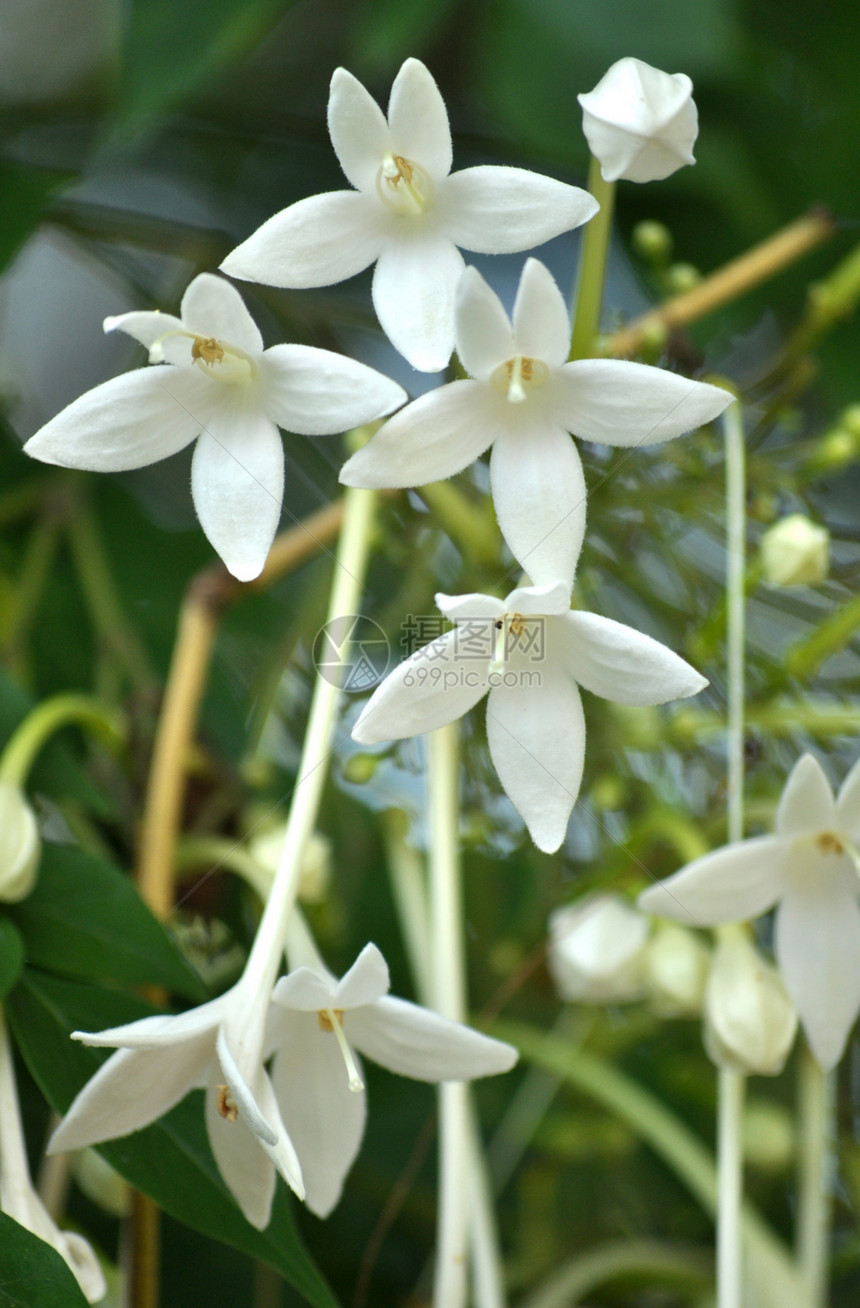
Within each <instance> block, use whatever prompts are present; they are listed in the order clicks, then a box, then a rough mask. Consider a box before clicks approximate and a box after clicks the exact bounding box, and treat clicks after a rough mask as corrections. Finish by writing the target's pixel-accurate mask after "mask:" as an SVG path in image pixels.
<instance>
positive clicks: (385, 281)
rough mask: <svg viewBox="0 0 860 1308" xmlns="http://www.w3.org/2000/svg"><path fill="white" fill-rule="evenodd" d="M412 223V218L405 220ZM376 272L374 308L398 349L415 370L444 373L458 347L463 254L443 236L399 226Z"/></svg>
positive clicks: (374, 276) (374, 277)
mask: <svg viewBox="0 0 860 1308" xmlns="http://www.w3.org/2000/svg"><path fill="white" fill-rule="evenodd" d="M408 221H409V220H408V219H407V220H406V222H408ZM400 228H401V234H400V235H399V237H398V239H396V240H390V241H389V242H388V244H386V246H385V248H384V249H383V250H382V252H381V253H380V256H379V260H378V262H377V265H376V271H375V273H374V274H373V307H374V308H375V310H376V316H377V318H378V319H379V321H380V323H381V324H382V328H383V330H384V332H385V334H386V336H387V337H388V339H389V340H390V341H391V343H392V345H393V346H394V348H395V349H396V350H399V351H400V353H401V354H402V355H403V357H404V358H405V359H407V360H408V361H409V363H411V364H412V367H413V368H419V369H420V370H421V371H422V372H439V371H440V370H441V369H442V368H444V367H445V366H446V364H447V363H448V360H449V359H450V357H451V351H452V350H453V349H454V296H455V294H456V290H457V282H458V281H459V279H460V274H461V273H462V271H463V268H464V266H465V265H464V263H463V256H462V255H461V253H460V251H459V250H458V249H457V248H456V247H455V246H454V245H452V244H451V242H450V240H448V239H447V238H446V237H444V236H438V235H436V234H435V233H434V232H430V231H423V230H421V229H419V228H415V229H413V230H408V229H406V227H405V223H401V224H400Z"/></svg>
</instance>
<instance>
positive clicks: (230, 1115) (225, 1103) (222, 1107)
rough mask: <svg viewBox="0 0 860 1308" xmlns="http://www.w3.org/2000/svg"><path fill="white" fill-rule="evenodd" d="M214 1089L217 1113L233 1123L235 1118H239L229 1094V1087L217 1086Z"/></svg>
mask: <svg viewBox="0 0 860 1308" xmlns="http://www.w3.org/2000/svg"><path fill="white" fill-rule="evenodd" d="M215 1089H216V1090H217V1091H218V1112H219V1113H220V1114H221V1116H222V1117H224V1118H226V1119H227V1121H228V1122H235V1121H236V1118H237V1117H238V1116H239V1109H238V1108H237V1107H236V1101H235V1100H234V1099H233V1096H232V1095H231V1094H230V1087H229V1086H226V1085H217V1086H216V1087H215Z"/></svg>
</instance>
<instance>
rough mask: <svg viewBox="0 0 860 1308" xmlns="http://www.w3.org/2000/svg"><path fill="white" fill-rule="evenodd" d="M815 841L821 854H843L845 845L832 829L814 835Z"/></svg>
mask: <svg viewBox="0 0 860 1308" xmlns="http://www.w3.org/2000/svg"><path fill="white" fill-rule="evenodd" d="M815 843H816V845H817V846H818V848H819V850H820V852H821V853H822V854H844V853H845V846H844V844H843V843H842V841H841V840H840V839H839V837H838V836H835V835H834V834H833V832H832V831H822V832H821V834H820V835H819V836H816V838H815Z"/></svg>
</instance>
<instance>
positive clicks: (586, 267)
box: [570, 156, 615, 359]
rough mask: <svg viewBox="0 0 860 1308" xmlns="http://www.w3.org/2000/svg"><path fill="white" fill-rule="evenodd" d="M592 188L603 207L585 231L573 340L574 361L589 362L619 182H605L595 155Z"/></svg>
mask: <svg viewBox="0 0 860 1308" xmlns="http://www.w3.org/2000/svg"><path fill="white" fill-rule="evenodd" d="M588 189H589V191H590V192H591V194H592V195H593V196H594V198H595V200H596V201H597V202H598V204H599V205H600V209H599V210H598V212H597V213H596V214H595V215H594V217H593V218H592V219H591V220H590V222H588V223H586V225H585V228H584V229H583V237H582V251H581V254H580V260H579V277H578V280H577V286H576V309H575V312H574V319H573V332H572V334H571V338H570V358H571V359H587V358H588V357H589V355H591V354H592V353H593V351H594V342H595V339H596V337H597V334H598V332H599V331H600V313H601V309H602V308H603V284H604V281H605V278H606V259H607V255H608V252H609V238H610V235H611V233H612V209H613V202H614V200H615V183H614V182H605V181H604V180H603V174H602V172H601V171H600V161H599V160H598V159H595V158H594V156H592V159H591V163H590V164H589V169H588Z"/></svg>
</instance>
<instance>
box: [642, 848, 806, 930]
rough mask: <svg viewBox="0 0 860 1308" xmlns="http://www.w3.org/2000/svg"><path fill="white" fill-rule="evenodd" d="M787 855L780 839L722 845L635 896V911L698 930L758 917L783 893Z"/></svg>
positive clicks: (788, 849)
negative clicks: (672, 919) (669, 919)
mask: <svg viewBox="0 0 860 1308" xmlns="http://www.w3.org/2000/svg"><path fill="white" fill-rule="evenodd" d="M789 853H790V846H789V844H788V842H787V841H785V840H783V839H781V837H779V836H756V837H755V838H754V839H752V840H740V841H737V842H736V843H735V844H733V845H724V846H723V847H722V848H721V849H715V850H712V852H711V853H710V854H704V855H703V856H702V858H697V859H695V860H694V861H693V862H692V863H688V864H687V866H686V867H684V868H681V871H680V872H676V873H675V875H674V876H671V877H668V878H667V880H666V881H661V882H658V884H656V885H653V886H649V887H648V889H647V890H644V891H643V892H642V894H641V895H640V896H639V899H638V904H639V907H640V908H641V910H642V912H643V913H651V914H653V916H654V917H670V918H674V919H676V920H677V921H679V922H685V923H686V924H687V925H688V926H696V927H706V926H719V925H720V924H721V923H723V922H745V921H746V920H747V918H750V917H759V915H760V914H762V913H766V912H767V910H768V909H769V908H772V907H773V905H774V904H775V903H776V901H777V899H778V898H779V896H780V895H781V894H782V891H783V887H784V884H785V875H786V870H787V867H788V859H789Z"/></svg>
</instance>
